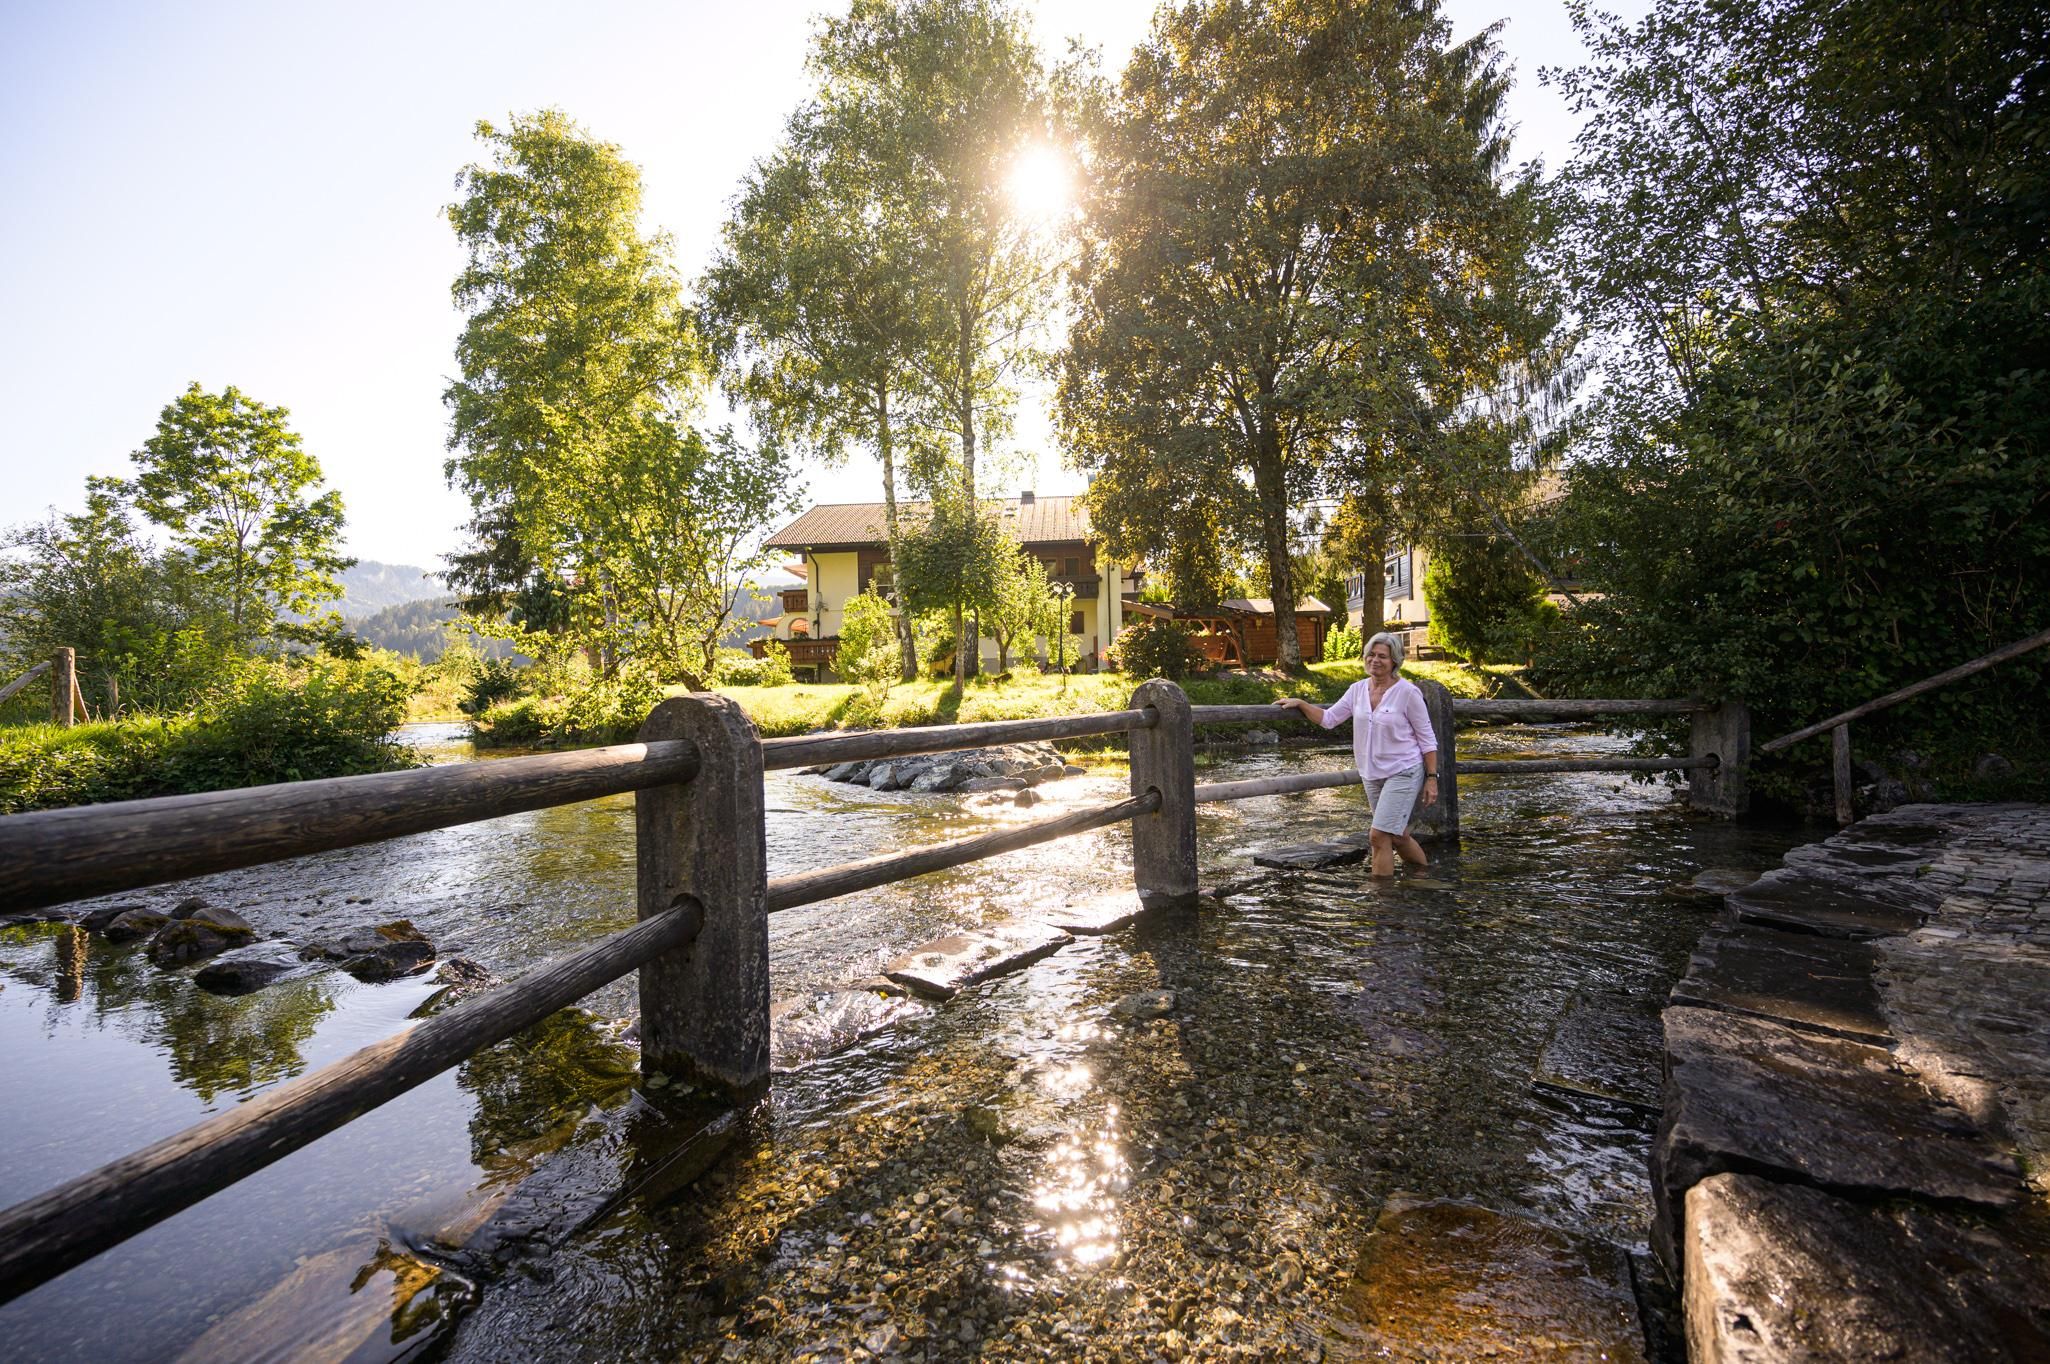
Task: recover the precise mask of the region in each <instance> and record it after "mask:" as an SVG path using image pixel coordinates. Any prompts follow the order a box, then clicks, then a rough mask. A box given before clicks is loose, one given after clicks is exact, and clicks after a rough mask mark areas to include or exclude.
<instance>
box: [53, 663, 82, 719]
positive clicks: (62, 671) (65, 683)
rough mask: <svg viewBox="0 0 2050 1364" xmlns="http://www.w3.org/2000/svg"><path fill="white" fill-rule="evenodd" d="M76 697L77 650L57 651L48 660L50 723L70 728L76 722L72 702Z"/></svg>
mask: <svg viewBox="0 0 2050 1364" xmlns="http://www.w3.org/2000/svg"><path fill="white" fill-rule="evenodd" d="M77 695H78V650H76V649H59V650H58V651H57V656H56V657H55V658H53V659H51V660H50V723H51V724H53V725H62V726H64V727H65V728H66V729H69V728H71V726H72V725H74V724H76V723H77V721H76V719H75V718H74V716H73V712H72V701H73V699H74V698H76V697H77Z"/></svg>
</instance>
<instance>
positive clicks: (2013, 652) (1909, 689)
mask: <svg viewBox="0 0 2050 1364" xmlns="http://www.w3.org/2000/svg"><path fill="white" fill-rule="evenodd" d="M2045 644H2050V630H2045V631H2043V633H2041V634H2039V635H2030V636H2029V637H2028V638H2027V639H2021V640H2016V641H2015V642H2014V643H2012V644H2009V645H2007V646H2005V647H2004V648H1999V649H1995V650H1994V651H1993V652H1992V653H1990V654H1986V655H1985V656H1983V657H1981V658H1975V659H1973V660H1972V661H1971V662H1969V663H1960V664H1959V665H1958V666H1957V667H1955V668H1951V669H1948V670H1946V671H1944V672H1940V673H1938V674H1936V676H1934V677H1925V678H1923V679H1922V680H1921V681H1920V682H1914V683H1910V684H1909V685H1907V686H1905V687H1902V688H1900V689H1899V690H1897V691H1890V692H1888V693H1887V694H1886V695H1884V696H1880V697H1876V698H1874V699H1873V700H1870V701H1867V702H1866V703H1865V704H1864V705H1862V706H1853V707H1851V708H1850V709H1849V710H1847V711H1844V712H1843V713H1842V714H1841V715H1832V716H1830V717H1829V718H1828V719H1827V720H1817V721H1816V722H1815V723H1814V724H1812V725H1803V726H1802V727H1801V728H1799V729H1797V730H1795V731H1794V732H1793V733H1791V734H1782V735H1780V737H1779V738H1777V739H1770V740H1767V741H1766V742H1765V743H1762V744H1760V745H1759V746H1758V751H1759V752H1760V753H1777V752H1779V751H1780V750H1781V749H1783V748H1791V747H1793V746H1794V745H1795V744H1798V743H1800V742H1801V741H1802V740H1803V739H1812V738H1814V737H1815V736H1816V735H1818V734H1821V733H1823V732H1824V731H1825V730H1831V729H1835V728H1837V727H1838V726H1839V725H1847V724H1849V723H1850V722H1851V721H1853V720H1862V719H1864V718H1865V717H1866V716H1868V715H1877V714H1878V713H1879V712H1880V711H1882V710H1886V709H1887V708H1888V707H1891V706H1897V705H1899V704H1900V703H1901V702H1903V701H1908V700H1912V699H1913V698H1915V697H1917V696H1920V695H1922V694H1923V693H1924V692H1931V691H1935V690H1936V689H1937V688H1938V687H1947V686H1949V685H1950V684H1951V683H1953V682H1957V681H1961V680H1963V679H1964V678H1967V677H1970V676H1971V675H1972V674H1973V673H1981V672H1984V671H1986V669H1988V668H1991V667H1993V666H1995V665H1996V664H2000V663H2005V662H2007V661H2008V660H2009V659H2011V658H2020V657H2021V656H2022V655H2023V654H2025V653H2028V652H2030V651H2031V650H2035V649H2040V648H2042V647H2043V646H2044V645H2045Z"/></svg>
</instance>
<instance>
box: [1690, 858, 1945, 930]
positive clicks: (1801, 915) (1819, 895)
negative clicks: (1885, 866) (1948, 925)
mask: <svg viewBox="0 0 2050 1364" xmlns="http://www.w3.org/2000/svg"><path fill="white" fill-rule="evenodd" d="M1728 903H1729V906H1730V908H1731V909H1732V910H1733V911H1735V913H1736V915H1737V917H1738V918H1740V919H1743V920H1746V921H1748V922H1750V923H1755V924H1764V925H1766V926H1767V927H1768V928H1784V929H1790V930H1792V931H1794V932H1796V933H1822V934H1826V935H1828V936H1830V937H1834V938H1886V937H1892V936H1895V935H1896V934H1901V933H1911V932H1913V931H1914V930H1915V929H1917V928H1920V927H1921V926H1922V916H1923V915H1924V914H1926V913H1927V912H1928V911H1929V910H1930V909H1932V908H1934V907H1935V904H1936V897H1935V896H1934V894H1933V893H1930V892H1927V891H1924V890H1922V889H1920V888H1918V887H1916V886H1913V885H1912V884H1909V883H1908V882H1907V880H1906V878H1904V877H1898V876H1895V877H1887V878H1885V879H1884V880H1874V879H1862V878H1858V877H1856V876H1854V875H1851V874H1848V873H1843V872H1830V871H1828V870H1826V869H1825V868H1823V867H1822V866H1820V865H1817V864H1808V865H1804V866H1799V867H1782V868H1780V869H1779V870H1777V871H1770V872H1767V873H1766V874H1765V875H1764V876H1761V877H1759V878H1758V880H1757V882H1756V883H1754V884H1753V885H1750V886H1747V887H1746V888H1744V889H1743V890H1740V891H1738V892H1736V893H1735V894H1733V895H1731V896H1730V897H1729V901H1728Z"/></svg>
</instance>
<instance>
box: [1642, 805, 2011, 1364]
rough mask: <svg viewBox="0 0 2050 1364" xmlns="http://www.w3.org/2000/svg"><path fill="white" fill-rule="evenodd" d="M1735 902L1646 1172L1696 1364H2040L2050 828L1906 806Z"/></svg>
mask: <svg viewBox="0 0 2050 1364" xmlns="http://www.w3.org/2000/svg"><path fill="white" fill-rule="evenodd" d="M1725 904H1726V910H1725V913H1724V915H1723V918H1722V920H1721V922H1720V923H1719V924H1718V925H1717V926H1716V927H1715V928H1714V929H1712V930H1711V931H1710V933H1709V934H1708V936H1707V937H1706V938H1705V939H1704V941H1703V944H1702V946H1701V948H1700V949H1699V950H1698V951H1697V953H1696V954H1695V957H1694V961H1693V963H1692V965H1691V968H1690V970H1689V972H1688V975H1687V977H1686V979H1684V980H1683V981H1682V982H1681V983H1680V984H1679V985H1678V986H1676V987H1675V989H1674V991H1673V998H1672V1007H1670V1008H1668V1009H1667V1011H1666V1014H1665V1036H1666V1081H1665V1087H1664V1093H1663V1095H1662V1100H1663V1112H1662V1114H1661V1122H1660V1132H1659V1139H1658V1142H1657V1145H1656V1147H1655V1149H1654V1155H1653V1177H1654V1183H1655V1184H1656V1185H1657V1187H1658V1194H1659V1198H1658V1201H1659V1213H1658V1221H1659V1225H1658V1227H1657V1228H1656V1232H1655V1236H1654V1240H1655V1243H1656V1244H1657V1245H1658V1248H1659V1250H1660V1253H1661V1256H1662V1257H1663V1258H1664V1259H1665V1260H1666V1262H1667V1264H1668V1267H1669V1269H1671V1270H1673V1271H1675V1272H1676V1274H1677V1277H1678V1278H1679V1280H1680V1287H1681V1295H1682V1301H1683V1309H1684V1314H1685V1317H1686V1332H1687V1338H1688V1352H1689V1355H1690V1357H1691V1358H1692V1359H1694V1360H1696V1361H1705V1360H1732V1361H1734V1360H1743V1361H1747V1364H1763V1362H1764V1361H1773V1360H1795V1359H1799V1360H1817V1361H1820V1360H1836V1359H1844V1360H1849V1359H1869V1358H1880V1357H1884V1358H1901V1359H1931V1360H1959V1361H1964V1360H1982V1359H2011V1360H2035V1359H2050V807H2046V806H2041V805H1979V806H1936V805H1912V806H1903V807H1901V808H1899V809H1896V810H1893V811H1890V812H1888V813H1887V814H1884V815H1879V816H1874V817H1873V818H1871V819H1867V820H1865V821H1863V822H1861V823H1859V824H1856V825H1854V826H1852V827H1851V828H1849V829H1846V830H1844V831H1843V832H1842V833H1839V834H1837V835H1836V836H1835V837H1833V838H1830V839H1827V840H1825V841H1823V842H1821V843H1817V844H1811V845H1809V846H1807V847H1804V848H1799V849H1796V850H1795V851H1794V852H1792V853H1790V854H1788V856H1787V858H1786V862H1785V865H1784V866H1782V867H1780V868H1779V869H1777V870H1775V871H1772V872H1768V873H1767V874H1766V875H1765V876H1763V877H1761V878H1759V879H1758V880H1757V881H1755V882H1753V883H1752V884H1750V885H1748V886H1744V887H1741V888H1738V889H1735V890H1733V891H1731V892H1730V893H1729V895H1728V898H1727V900H1726V901H1725Z"/></svg>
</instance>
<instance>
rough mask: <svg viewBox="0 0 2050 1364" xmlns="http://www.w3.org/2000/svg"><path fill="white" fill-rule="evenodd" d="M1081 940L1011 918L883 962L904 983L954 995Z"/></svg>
mask: <svg viewBox="0 0 2050 1364" xmlns="http://www.w3.org/2000/svg"><path fill="white" fill-rule="evenodd" d="M1073 941H1075V940H1074V938H1072V937H1070V936H1069V935H1068V934H1066V933H1064V932H1062V931H1061V930H1060V929H1058V928H1055V927H1054V926H1053V925H1052V924H1043V923H1033V922H1031V921H1030V920H1017V919H1014V920H1011V921H1009V922H1006V923H999V924H987V925H985V926H983V927H982V928H978V929H973V930H971V931H969V932H967V933H956V934H952V935H950V936H948V937H944V938H935V939H933V940H932V941H931V942H929V943H924V944H921V945H920V946H918V947H914V948H912V949H911V950H910V951H909V952H906V953H905V954H904V955H903V956H901V957H899V958H897V959H896V960H895V961H893V962H891V963H890V964H889V965H888V966H885V967H884V968H883V974H884V975H886V976H888V977H889V978H890V979H891V980H894V981H896V982H897V983H898V984H899V985H902V986H905V987H907V988H909V989H911V990H915V991H916V992H918V993H919V994H921V995H926V996H928V997H930V998H933V999H952V998H953V997H954V996H955V995H957V994H959V993H960V992H961V991H963V990H965V989H967V988H968V987H969V986H971V985H976V984H979V983H981V982H982V981H985V980H988V979H990V978H991V977H993V976H1000V975H1004V974H1006V973H1007V972H1011V971H1016V970H1017V969H1019V968H1020V967H1022V966H1029V965H1031V964H1032V963H1033V962H1035V961H1038V960H1039V959H1040V958H1041V957H1044V956H1046V955H1047V954H1049V953H1051V952H1055V951H1058V950H1059V949H1060V948H1063V947H1066V946H1067V945H1068V944H1069V943H1071V942H1073Z"/></svg>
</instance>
